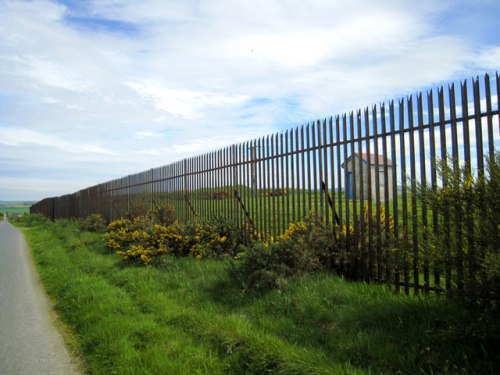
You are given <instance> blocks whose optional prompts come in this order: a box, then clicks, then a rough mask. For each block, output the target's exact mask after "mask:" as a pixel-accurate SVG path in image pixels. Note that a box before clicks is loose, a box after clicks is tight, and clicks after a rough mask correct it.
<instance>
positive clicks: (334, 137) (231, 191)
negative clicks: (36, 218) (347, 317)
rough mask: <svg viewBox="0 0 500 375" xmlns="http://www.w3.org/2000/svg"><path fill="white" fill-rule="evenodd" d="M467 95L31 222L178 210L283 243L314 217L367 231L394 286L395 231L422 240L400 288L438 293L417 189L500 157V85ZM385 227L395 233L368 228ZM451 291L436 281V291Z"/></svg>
mask: <svg viewBox="0 0 500 375" xmlns="http://www.w3.org/2000/svg"><path fill="white" fill-rule="evenodd" d="M455 86H456V85H455V84H451V85H450V86H448V87H447V88H443V87H441V88H437V89H435V90H431V91H429V92H427V93H425V94H422V93H420V94H418V95H414V96H410V97H407V98H404V99H401V100H399V101H397V102H396V103H394V101H391V102H389V103H388V104H381V105H378V106H373V107H372V108H366V109H364V110H358V111H356V112H351V113H349V114H344V115H342V116H336V117H331V118H329V119H324V120H318V121H315V122H312V123H309V124H307V125H304V126H300V127H297V128H294V129H291V130H287V131H284V132H280V133H277V134H273V135H269V136H265V137H262V138H259V139H255V140H251V141H248V142H244V143H240V144H236V145H232V146H229V147H225V148H223V149H220V150H218V151H213V152H209V153H207V154H204V155H200V156H196V157H192V158H188V159H184V160H181V161H178V162H175V163H173V164H170V165H166V166H162V167H159V168H154V169H151V170H147V171H144V172H141V173H138V174H134V175H129V176H126V177H123V178H120V179H116V180H112V181H109V182H105V183H102V184H100V185H97V186H93V187H89V188H87V189H83V190H80V191H78V192H76V193H74V194H69V195H64V196H60V197H55V198H46V199H44V200H42V201H40V202H38V203H37V204H35V205H33V206H32V208H31V212H33V213H37V212H38V213H43V214H44V215H46V216H48V217H50V218H53V219H56V218H70V217H76V218H82V217H86V216H88V215H90V214H93V213H99V214H102V215H103V216H104V217H105V218H106V219H107V220H114V219H117V218H119V217H121V216H123V215H125V213H127V212H141V211H145V210H147V209H150V208H154V207H160V206H165V205H170V207H171V208H172V209H174V210H175V213H176V215H177V217H178V218H179V219H180V220H183V221H187V220H189V219H192V218H194V217H208V216H212V215H216V216H224V217H226V218H229V219H231V220H234V221H235V222H236V223H237V224H238V225H240V226H243V225H250V226H252V227H253V228H255V230H256V231H257V232H258V233H259V235H260V236H267V237H273V238H276V237H277V236H279V235H280V234H281V233H283V232H284V231H285V229H286V228H287V227H288V225H289V224H290V223H292V222H296V221H298V220H300V219H301V218H303V217H304V216H305V215H307V214H308V213H309V212H313V213H314V214H315V215H317V217H318V218H319V220H321V221H322V222H323V223H325V224H333V225H340V226H341V227H342V226H344V225H346V226H347V227H348V226H349V225H351V226H354V227H356V226H361V228H358V229H359V230H356V228H354V229H355V230H354V231H353V234H352V236H353V238H352V241H354V242H356V243H359V244H360V245H361V248H363V249H366V257H367V259H368V260H367V261H368V262H369V270H370V271H369V272H368V277H367V278H368V279H376V280H379V281H380V280H383V279H385V278H387V277H388V276H389V275H385V273H386V272H387V273H388V272H389V271H387V267H386V266H385V267H384V266H383V264H381V263H382V259H381V257H379V256H377V252H378V251H380V249H377V241H378V239H379V238H380V237H381V236H382V235H383V233H382V232H383V231H384V228H386V229H390V230H391V231H394V232H395V233H396V234H397V233H398V232H399V233H408V235H409V236H410V237H411V236H413V238H410V241H408V243H409V244H411V245H409V246H410V247H411V249H410V251H409V253H410V255H409V258H411V259H410V260H409V261H408V263H407V264H404V265H403V266H402V269H401V274H399V273H397V274H396V275H392V276H391V279H393V278H394V277H395V278H396V283H397V285H404V286H405V289H406V291H408V289H409V288H410V286H412V287H414V288H415V291H416V292H418V291H419V289H420V288H422V285H425V288H429V285H430V284H432V283H431V282H430V281H429V280H430V279H429V278H430V273H431V272H432V270H431V268H432V267H431V266H430V265H429V264H422V260H421V259H419V258H420V257H421V254H420V252H419V250H418V238H417V233H418V231H419V230H421V227H422V226H428V225H429V223H431V221H432V220H433V218H432V213H431V212H430V210H429V209H428V208H427V207H426V206H425V204H424V205H423V204H422V203H421V202H418V200H417V195H416V189H417V184H419V183H423V184H429V185H431V186H434V187H438V186H440V184H441V181H440V179H439V176H438V173H437V170H436V161H437V160H446V159H447V158H450V157H452V158H453V162H454V163H456V165H461V166H465V167H466V168H468V169H469V170H471V171H473V172H474V174H476V175H483V174H484V173H485V161H486V159H487V158H488V157H491V156H492V155H494V153H495V150H498V148H499V146H500V128H499V118H500V115H499V98H500V81H499V77H498V74H496V75H495V77H494V78H493V79H490V76H489V75H485V76H484V77H483V78H481V79H480V78H476V79H472V80H469V81H463V82H461V83H460V84H459V88H458V89H457V88H456V87H455ZM457 86H458V85H457ZM374 217H376V218H378V219H377V220H382V221H383V222H384V225H382V226H381V225H378V226H371V225H368V226H367V225H365V224H366V223H365V221H367V220H368V221H371V220H373V218H374ZM380 218H382V219H380ZM419 226H420V227H419ZM424 263H425V262H424ZM450 274H451V271H450V273H449V274H448V277H451V276H450ZM399 278H401V280H400V279H399ZM441 282H442V280H441V278H440V274H439V272H438V271H435V274H434V284H435V285H438V286H439V285H440V283H441Z"/></svg>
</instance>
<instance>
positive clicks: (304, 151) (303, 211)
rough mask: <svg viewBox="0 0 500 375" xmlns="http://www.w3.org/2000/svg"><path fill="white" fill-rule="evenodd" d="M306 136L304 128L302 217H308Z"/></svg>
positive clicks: (301, 134)
mask: <svg viewBox="0 0 500 375" xmlns="http://www.w3.org/2000/svg"><path fill="white" fill-rule="evenodd" d="M304 142H305V136H304V126H302V127H301V128H300V143H301V153H300V154H301V157H302V164H301V167H302V217H303V218H304V217H306V214H307V203H306V202H307V201H306V190H307V189H306V161H305V157H306V148H305V146H304Z"/></svg>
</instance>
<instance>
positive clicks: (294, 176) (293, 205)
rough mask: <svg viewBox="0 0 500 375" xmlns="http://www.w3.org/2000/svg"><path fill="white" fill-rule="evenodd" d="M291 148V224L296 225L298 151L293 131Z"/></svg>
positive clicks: (291, 131) (291, 132) (291, 133)
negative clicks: (296, 152) (296, 165)
mask: <svg viewBox="0 0 500 375" xmlns="http://www.w3.org/2000/svg"><path fill="white" fill-rule="evenodd" d="M289 142H290V143H289V146H290V174H291V176H290V193H289V194H290V197H291V204H292V212H291V214H292V216H291V222H292V223H295V222H296V221H297V216H296V215H295V213H296V212H295V179H296V178H297V176H296V174H295V151H296V149H295V148H294V145H295V143H294V138H293V129H292V130H290V141H289Z"/></svg>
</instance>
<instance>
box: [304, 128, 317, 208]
mask: <svg viewBox="0 0 500 375" xmlns="http://www.w3.org/2000/svg"><path fill="white" fill-rule="evenodd" d="M306 144H307V146H306V150H307V154H306V156H307V172H306V173H307V203H308V204H307V207H308V209H307V212H312V211H313V204H312V183H311V127H310V126H309V124H307V126H306ZM314 214H316V212H315V213H314Z"/></svg>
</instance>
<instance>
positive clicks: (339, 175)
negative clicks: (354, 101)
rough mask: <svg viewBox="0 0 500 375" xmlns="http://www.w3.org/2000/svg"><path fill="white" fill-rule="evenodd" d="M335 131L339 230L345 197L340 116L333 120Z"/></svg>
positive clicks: (342, 218)
mask: <svg viewBox="0 0 500 375" xmlns="http://www.w3.org/2000/svg"><path fill="white" fill-rule="evenodd" d="M335 130H336V131H337V163H338V168H337V181H338V186H339V189H338V194H337V196H338V200H339V213H338V214H339V225H340V228H342V225H343V223H344V213H343V210H342V200H343V199H344V197H346V196H347V194H346V191H345V182H344V193H342V190H341V188H342V168H341V166H342V159H341V156H340V155H341V153H340V151H341V150H340V148H341V144H342V143H341V141H340V139H341V137H340V116H337V117H336V118H335ZM343 165H344V166H345V159H344V163H343ZM344 171H345V168H344Z"/></svg>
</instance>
